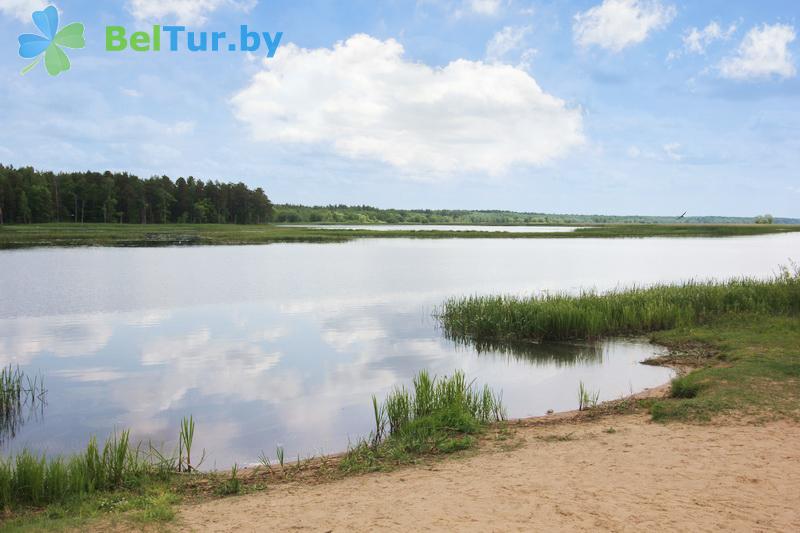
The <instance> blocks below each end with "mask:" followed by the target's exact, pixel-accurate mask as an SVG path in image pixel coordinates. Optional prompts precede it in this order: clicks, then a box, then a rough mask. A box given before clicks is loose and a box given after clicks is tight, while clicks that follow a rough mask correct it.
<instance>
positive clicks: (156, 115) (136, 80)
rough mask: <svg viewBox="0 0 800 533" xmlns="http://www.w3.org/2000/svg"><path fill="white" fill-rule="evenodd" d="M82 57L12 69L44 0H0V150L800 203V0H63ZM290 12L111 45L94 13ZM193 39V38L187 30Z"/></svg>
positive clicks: (315, 188)
mask: <svg viewBox="0 0 800 533" xmlns="http://www.w3.org/2000/svg"><path fill="white" fill-rule="evenodd" d="M53 4H54V5H55V6H56V7H57V8H58V10H59V12H60V16H61V24H62V26H63V25H64V24H67V23H70V22H75V21H79V22H83V23H84V24H85V25H86V41H87V45H86V48H84V49H81V50H67V52H68V55H69V57H70V61H71V63H72V68H71V69H70V70H69V71H67V72H65V73H62V74H60V75H59V76H57V77H50V76H48V74H47V73H46V71H45V70H44V68H43V66H42V67H40V68H36V69H34V70H32V71H31V72H29V73H28V74H26V75H24V76H21V75H20V71H21V70H22V69H23V68H24V67H25V66H26V65H27V64H28V63H29V62H30V61H28V60H25V59H22V58H21V57H19V55H18V53H17V50H18V47H17V36H18V35H19V34H20V33H30V32H36V31H37V30H36V27H35V26H34V25H33V23H32V21H31V18H30V14H31V12H32V11H33V10H35V9H41V8H42V7H44V6H45V5H47V3H46V2H45V1H44V0H0V35H2V36H3V39H2V42H3V43H5V45H4V46H2V47H0V120H1V121H2V127H1V128H0V162H3V163H5V164H13V165H17V166H21V165H33V166H35V167H37V168H41V169H49V170H79V169H80V170H85V169H92V170H105V169H111V170H128V171H131V172H134V173H136V174H139V175H141V176H148V175H153V174H158V175H160V174H167V175H169V176H171V177H173V178H175V177H178V176H189V175H193V176H195V177H197V178H200V179H219V180H225V181H227V180H237V181H238V180H241V181H244V182H246V183H248V184H250V185H253V186H262V187H264V188H265V189H266V190H267V192H268V194H269V195H270V197H271V198H272V199H273V201H276V202H294V203H306V204H327V203H347V204H362V203H365V204H371V205H377V206H380V207H404V208H415V207H419V208H479V209H494V208H500V209H513V210H527V211H545V212H562V213H563V212H568V213H607V214H667V215H669V214H680V213H682V212H683V211H688V212H689V213H690V214H693V215H713V214H718V215H743V216H750V215H755V214H759V213H765V212H769V213H772V214H774V215H776V216H794V217H797V216H800V171H798V169H800V105H798V104H800V80H799V79H798V74H797V69H798V62H799V60H798V55H800V39H797V37H796V33H797V31H798V29H800V26H799V25H800V21H799V20H798V19H799V18H800V17H799V15H800V3H798V2H796V1H793V0H784V1H760V2H751V1H740V2H734V1H716V0H704V1H703V2H689V1H672V0H583V1H566V0H564V1H536V0H417V1H412V0H408V1H400V0H395V1H386V2H379V1H353V2H344V1H333V0H329V1H322V0H318V1H302V2H299V1H277V0H197V1H190V0H123V1H119V2H115V1H108V2H96V1H88V0H87V1H82V0H75V1H70V0H60V1H57V2H53ZM176 22H180V23H183V24H185V25H186V26H187V27H188V29H190V30H196V31H203V30H205V31H209V32H210V31H226V32H228V33H229V34H234V33H237V32H238V28H239V25H241V24H247V25H248V26H249V28H251V29H253V30H256V31H268V32H272V33H274V32H276V31H282V32H283V39H282V42H281V46H280V47H279V49H278V52H277V54H276V55H275V57H274V58H272V59H268V58H266V57H265V54H263V53H261V52H259V53H242V52H236V53H228V52H217V53H211V52H208V53H202V52H195V53H192V52H187V51H185V50H183V51H179V52H158V53H156V52H143V53H137V52H133V51H130V50H126V51H123V52H115V53H112V52H106V51H105V46H104V44H105V43H104V31H105V27H106V26H107V25H122V26H125V27H126V28H127V29H128V30H129V31H136V30H140V29H149V27H150V25H151V24H153V23H158V24H162V25H168V24H173V23H176ZM184 48H185V47H184Z"/></svg>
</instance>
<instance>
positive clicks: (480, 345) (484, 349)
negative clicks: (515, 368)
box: [448, 336, 609, 368]
mask: <svg viewBox="0 0 800 533" xmlns="http://www.w3.org/2000/svg"><path fill="white" fill-rule="evenodd" d="M448 338H449V339H450V340H452V341H453V342H454V343H455V344H456V345H458V346H460V347H462V348H464V347H467V348H472V349H474V350H475V352H476V353H478V355H488V356H491V357H498V358H503V359H505V360H511V361H515V362H523V363H528V364H531V365H534V366H555V367H556V368H561V367H571V366H576V365H600V364H603V354H604V352H605V350H606V348H607V346H606V345H607V343H608V342H609V341H605V342H600V343H596V342H543V343H535V342H508V341H505V342H503V341H492V340H488V341H486V340H484V341H474V340H471V339H466V338H463V337H462V338H454V337H450V336H448Z"/></svg>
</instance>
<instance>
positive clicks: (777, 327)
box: [439, 267, 800, 421]
mask: <svg viewBox="0 0 800 533" xmlns="http://www.w3.org/2000/svg"><path fill="white" fill-rule="evenodd" d="M439 318H440V319H441V321H442V323H443V325H444V328H445V331H446V333H447V334H448V335H449V336H451V337H453V338H456V339H458V340H460V341H461V342H468V343H473V344H476V345H478V346H483V345H487V344H488V345H491V346H497V345H502V343H504V342H517V343H518V342H520V341H527V342H531V341H533V342H538V341H551V340H556V341H557V340H567V339H596V338H600V337H606V336H619V335H631V334H637V335H639V334H649V335H650V336H651V339H652V340H653V342H656V343H658V344H662V345H665V346H667V347H669V348H670V349H671V350H670V354H669V355H668V356H666V357H664V358H660V359H658V360H654V361H652V363H653V364H669V365H672V366H677V367H679V368H684V369H691V372H689V373H687V374H686V375H682V376H680V377H678V378H676V379H675V380H674V381H673V382H672V385H671V391H670V397H669V398H666V399H661V400H643V401H641V402H639V405H640V406H643V407H645V408H647V409H648V410H649V412H650V413H651V414H652V416H653V418H654V419H655V420H662V421H666V420H709V419H711V418H713V417H714V416H717V415H719V414H723V413H727V414H729V415H730V414H736V415H737V416H738V415H745V416H752V417H757V418H764V417H767V418H770V417H776V416H777V417H790V418H793V419H795V420H800V268H798V267H793V268H792V269H783V271H782V273H781V274H780V275H777V276H775V277H774V278H773V279H770V280H753V279H739V280H731V281H728V282H720V283H715V282H707V283H686V284H683V285H664V286H656V287H652V288H647V289H629V290H619V291H612V292H609V293H605V294H594V293H585V294H581V295H578V296H565V295H550V296H542V297H537V298H529V299H519V298H503V297H478V298H463V299H454V300H450V301H448V302H446V303H445V304H444V306H443V307H442V310H441V314H440V317H439ZM623 404H624V405H627V404H628V402H623Z"/></svg>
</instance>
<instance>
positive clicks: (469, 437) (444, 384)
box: [340, 371, 505, 473]
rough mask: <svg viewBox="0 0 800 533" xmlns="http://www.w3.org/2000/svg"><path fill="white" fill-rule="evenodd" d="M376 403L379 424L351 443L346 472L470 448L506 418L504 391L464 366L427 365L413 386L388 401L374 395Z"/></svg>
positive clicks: (393, 393)
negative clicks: (430, 369) (432, 369)
mask: <svg viewBox="0 0 800 533" xmlns="http://www.w3.org/2000/svg"><path fill="white" fill-rule="evenodd" d="M372 405H373V413H374V417H375V430H374V431H373V433H372V434H371V435H370V438H369V439H363V440H361V441H360V442H359V443H358V444H357V445H355V446H351V447H350V449H349V450H348V452H347V454H346V455H345V457H344V458H343V460H342V462H341V464H340V468H341V469H342V470H343V471H345V472H348V473H349V472H360V471H371V470H379V469H382V468H385V467H387V466H392V465H396V464H400V463H404V462H410V461H412V460H413V459H414V458H415V457H418V456H421V455H429V454H437V453H452V452H455V451H458V450H463V449H466V448H469V447H470V446H472V445H473V444H474V442H475V438H474V435H475V434H476V433H478V432H479V431H480V430H481V429H482V428H483V427H485V426H486V425H487V424H489V423H492V422H497V421H500V420H503V419H504V418H505V411H504V409H503V405H502V401H501V398H500V395H498V394H496V393H495V392H493V391H492V390H491V389H490V388H489V387H488V386H484V387H483V388H478V387H476V386H475V385H474V382H467V379H466V376H465V375H464V373H463V372H461V371H456V372H455V373H454V374H453V375H452V376H449V377H448V376H444V377H441V378H437V377H433V378H431V377H430V375H429V374H428V373H427V372H426V371H421V372H419V374H417V376H416V377H415V378H414V380H413V390H411V391H409V390H406V389H405V387H400V388H397V389H395V390H394V391H392V392H391V393H390V394H389V396H388V397H387V398H386V400H385V401H384V402H383V403H379V402H378V400H377V398H376V397H374V396H373V398H372Z"/></svg>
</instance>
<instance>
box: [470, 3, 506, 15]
mask: <svg viewBox="0 0 800 533" xmlns="http://www.w3.org/2000/svg"><path fill="white" fill-rule="evenodd" d="M467 4H468V6H469V8H470V9H471V10H472V11H473V12H475V13H478V14H481V15H496V14H497V12H498V11H499V10H500V4H501V0H468V2H467Z"/></svg>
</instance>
